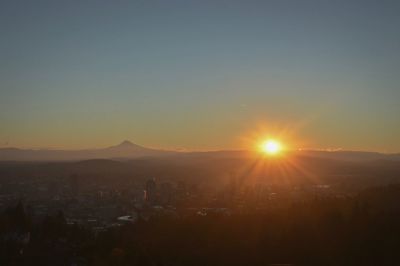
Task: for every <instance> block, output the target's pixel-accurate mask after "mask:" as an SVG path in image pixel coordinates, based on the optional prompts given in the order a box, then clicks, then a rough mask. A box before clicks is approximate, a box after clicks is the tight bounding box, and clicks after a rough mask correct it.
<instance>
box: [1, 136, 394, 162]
mask: <svg viewBox="0 0 400 266" xmlns="http://www.w3.org/2000/svg"><path fill="white" fill-rule="evenodd" d="M292 153H293V154H294V155H296V156H297V155H299V156H306V157H317V158H326V159H333V160H344V161H375V160H396V161H400V154H383V153H378V152H364V151H316V150H304V151H295V152H292ZM166 156H178V157H182V156H183V157H207V158H209V159H215V158H224V157H242V156H248V152H246V151H210V152H176V151H168V150H159V149H151V148H147V147H143V146H140V145H137V144H134V143H132V142H130V141H128V140H125V141H123V142H121V143H120V144H118V145H115V146H111V147H107V148H102V149H85V150H50V149H18V148H0V161H81V160H90V159H116V160H123V159H136V158H143V157H166Z"/></svg>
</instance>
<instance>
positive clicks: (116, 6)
mask: <svg viewBox="0 0 400 266" xmlns="http://www.w3.org/2000/svg"><path fill="white" fill-rule="evenodd" d="M399 11H400V3H399V2H397V1H361V0H351V1H334V2H333V1H316V0H315V1H311V0H310V1H302V2H301V3H300V2H299V1H266V2H260V1H202V2H197V3H196V2H194V1H168V2H166V1H151V2H150V1H132V2H122V1H121V2H117V3H115V2H113V3H111V2H109V1H96V2H95V4H93V3H91V2H82V1H65V2H62V3H61V2H57V3H56V2H54V1H25V2H23V1H2V3H1V4H0V30H1V34H2V39H3V40H5V41H2V42H0V125H1V130H0V147H20V148H59V149H85V148H100V147H107V146H110V145H113V144H115V143H119V142H121V141H122V140H124V139H129V140H132V142H134V143H138V144H140V145H143V146H146V147H155V148H163V149H180V148H183V149H188V150H215V149H246V148H248V146H247V145H248V138H251V136H253V135H254V132H256V133H255V134H269V135H273V136H277V137H278V138H279V137H280V136H281V135H284V136H283V137H284V138H285V137H286V136H288V138H289V141H290V142H291V144H292V146H293V147H294V148H315V149H327V148H333V149H335V148H342V149H344V150H365V151H379V152H391V153H395V152H399V151H400V138H399V136H400V120H399V117H398V116H399V114H400V104H399V99H400V88H399V84H400V75H399V69H400V66H399V62H400V51H399V48H398V47H400V34H398V29H399V28H400V16H399V15H398V14H399Z"/></svg>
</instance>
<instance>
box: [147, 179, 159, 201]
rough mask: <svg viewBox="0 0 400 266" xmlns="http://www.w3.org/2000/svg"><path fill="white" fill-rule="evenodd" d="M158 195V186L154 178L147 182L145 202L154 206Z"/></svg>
mask: <svg viewBox="0 0 400 266" xmlns="http://www.w3.org/2000/svg"><path fill="white" fill-rule="evenodd" d="M156 195H157V184H156V181H155V180H154V178H152V179H149V180H147V182H146V191H145V201H146V202H148V203H150V204H154V203H155V201H156Z"/></svg>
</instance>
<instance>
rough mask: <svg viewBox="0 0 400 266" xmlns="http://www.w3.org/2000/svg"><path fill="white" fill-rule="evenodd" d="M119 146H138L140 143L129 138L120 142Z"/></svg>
mask: <svg viewBox="0 0 400 266" xmlns="http://www.w3.org/2000/svg"><path fill="white" fill-rule="evenodd" d="M117 146H119V147H130V146H138V145H136V144H134V143H132V142H131V141H129V140H124V141H122V142H121V143H120V144H118V145H117Z"/></svg>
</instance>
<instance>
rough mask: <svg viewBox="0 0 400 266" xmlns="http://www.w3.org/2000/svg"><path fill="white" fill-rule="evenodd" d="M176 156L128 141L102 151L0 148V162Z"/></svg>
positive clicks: (171, 152)
mask: <svg viewBox="0 0 400 266" xmlns="http://www.w3.org/2000/svg"><path fill="white" fill-rule="evenodd" d="M172 154H176V152H173V151H166V150H157V149H150V148H145V147H142V146H140V145H137V144H134V143H132V142H130V141H127V140H125V141H123V142H121V143H120V144H118V145H115V146H111V147H107V148H103V149H85V150H48V149H17V148H0V161H78V160H89V159H131V158H139V157H158V156H166V155H172Z"/></svg>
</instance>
